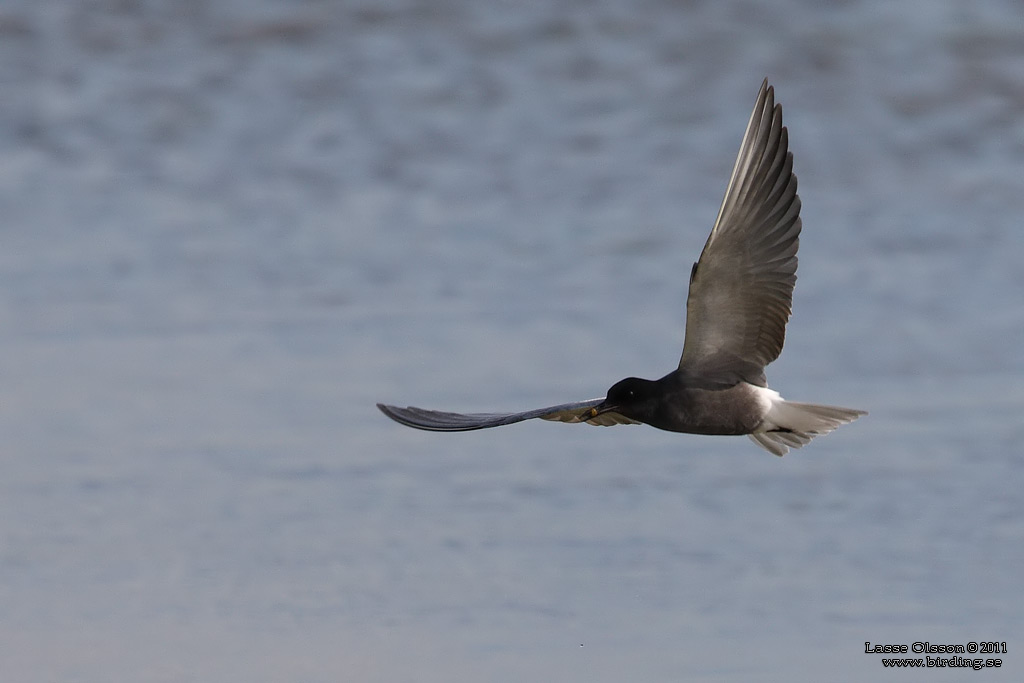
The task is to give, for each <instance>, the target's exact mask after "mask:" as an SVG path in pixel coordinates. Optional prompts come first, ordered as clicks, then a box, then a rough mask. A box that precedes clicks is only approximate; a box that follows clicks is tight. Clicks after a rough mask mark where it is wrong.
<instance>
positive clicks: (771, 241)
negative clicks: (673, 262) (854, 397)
mask: <svg viewBox="0 0 1024 683" xmlns="http://www.w3.org/2000/svg"><path fill="white" fill-rule="evenodd" d="M800 227H801V224H800V198H799V197H798V196H797V194H796V176H795V175H793V155H792V154H791V153H790V152H789V134H788V132H787V131H786V128H785V127H784V126H783V125H782V107H781V106H779V105H776V104H775V93H774V89H773V88H771V87H769V85H768V81H767V80H765V81H764V83H762V84H761V90H760V92H759V93H758V95H757V103H756V104H755V105H754V112H753V113H752V114H751V116H750V122H749V123H748V124H747V131H746V133H745V134H744V136H743V142H742V143H741V144H740V151H739V155H738V156H737V157H736V165H735V166H734V167H733V171H732V177H731V178H730V179H729V186H728V188H727V189H726V191H725V199H724V200H723V201H722V207H721V209H719V211H718V219H717V220H716V221H715V226H714V228H712V230H711V235H710V236H709V237H708V241H707V243H706V244H705V245H704V251H702V252H701V255H700V260H698V261H697V263H695V264H694V265H693V270H692V271H691V273H690V293H689V296H688V298H687V301H686V340H685V342H684V344H683V355H682V358H681V359H680V360H679V368H680V369H681V370H686V371H690V372H694V373H696V374H700V373H701V370H702V368H708V369H710V368H715V369H717V370H718V371H721V370H723V369H724V370H726V371H730V370H732V371H736V372H738V373H739V374H740V375H742V376H744V377H751V376H753V377H755V378H758V377H759V378H760V383H763V381H764V380H763V368H764V366H765V365H768V364H769V363H771V362H772V361H773V360H775V359H776V358H778V357H779V354H780V353H781V352H782V344H783V342H784V341H785V338H786V323H787V321H788V320H789V315H790V313H791V312H792V301H793V285H794V284H795V283H796V265H797V258H796V252H797V247H798V246H799V244H800V239H799V236H800Z"/></svg>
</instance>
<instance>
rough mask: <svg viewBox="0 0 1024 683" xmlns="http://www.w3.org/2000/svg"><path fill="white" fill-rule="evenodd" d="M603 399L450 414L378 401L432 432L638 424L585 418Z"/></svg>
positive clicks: (613, 416) (398, 417)
mask: <svg viewBox="0 0 1024 683" xmlns="http://www.w3.org/2000/svg"><path fill="white" fill-rule="evenodd" d="M603 401H604V399H603V398H592V399H590V400H587V401H577V402H575V403H563V404H561V405H557V406H551V407H548V408H538V409H536V410H527V411H525V412H522V413H448V412H444V411H440V410H425V409H423V408H414V407H413V406H409V407H407V408H399V407H398V406H390V405H385V404H383V403H378V404H377V407H378V408H380V411H381V412H382V413H384V414H385V415H387V416H388V417H390V418H391V419H392V420H394V421H395V422H398V423H400V424H404V425H406V426H407V427H415V428H416V429H426V430H428V431H432V432H467V431H471V430H473V429H487V428H488V427H500V426H502V425H510V424H515V423H516V422H522V421H523V420H532V419H534V418H540V419H542V420H554V421H557V422H587V423H588V424H593V425H603V426H608V425H614V424H639V423H637V422H635V421H634V420H630V419H628V418H626V417H623V416H622V415H619V414H618V413H602V414H600V415H598V416H597V417H596V418H594V419H591V420H586V419H584V413H586V412H587V411H588V410H590V409H591V408H593V407H595V406H598V405H600V404H601V403H602V402H603Z"/></svg>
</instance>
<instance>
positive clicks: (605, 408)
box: [583, 401, 618, 422]
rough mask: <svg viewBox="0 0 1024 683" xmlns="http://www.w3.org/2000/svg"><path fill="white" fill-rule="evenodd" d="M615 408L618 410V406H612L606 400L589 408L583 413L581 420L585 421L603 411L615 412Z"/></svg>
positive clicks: (601, 413)
mask: <svg viewBox="0 0 1024 683" xmlns="http://www.w3.org/2000/svg"><path fill="white" fill-rule="evenodd" d="M616 410H618V406H613V405H611V404H609V403H608V402H607V401H606V402H604V403H602V404H601V405H597V406H594V407H593V408H591V409H590V410H588V411H586V412H585V413H583V421H584V422H586V421H587V420H593V419H594V418H595V417H597V416H598V415H603V414H604V413H612V412H615V411H616Z"/></svg>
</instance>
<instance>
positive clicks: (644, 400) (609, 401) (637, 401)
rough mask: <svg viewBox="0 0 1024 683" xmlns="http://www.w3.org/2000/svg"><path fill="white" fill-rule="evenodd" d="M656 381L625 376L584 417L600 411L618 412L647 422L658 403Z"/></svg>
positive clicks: (596, 414)
mask: <svg viewBox="0 0 1024 683" xmlns="http://www.w3.org/2000/svg"><path fill="white" fill-rule="evenodd" d="M657 390H658V386H657V382H652V381H651V380H649V379H640V378H639V377H627V378H626V379H624V380H621V381H619V382H616V383H615V384H613V385H612V388H611V389H609V390H608V394H607V395H606V396H605V399H604V401H603V402H602V403H601V404H600V405H597V406H594V407H593V408H591V409H590V412H589V414H588V415H587V418H586V419H588V420H589V419H592V418H595V417H597V416H598V415H601V414H602V413H618V414H619V415H622V416H623V417H628V418H630V419H631V420H637V421H639V422H648V421H649V418H650V417H651V415H653V413H654V410H655V409H656V407H657V403H658V394H657Z"/></svg>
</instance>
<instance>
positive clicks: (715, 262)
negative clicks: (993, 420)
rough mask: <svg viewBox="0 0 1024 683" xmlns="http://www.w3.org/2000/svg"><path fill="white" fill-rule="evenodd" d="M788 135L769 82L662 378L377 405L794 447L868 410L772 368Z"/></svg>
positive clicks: (488, 421)
mask: <svg viewBox="0 0 1024 683" xmlns="http://www.w3.org/2000/svg"><path fill="white" fill-rule="evenodd" d="M796 185H797V183H796V176H795V175H794V174H793V154H792V152H790V151H789V133H788V131H787V130H786V127H785V126H783V125H782V106H781V105H778V104H775V91H774V88H772V87H771V86H769V85H768V80H767V79H765V81H764V82H763V83H762V84H761V90H760V91H759V92H758V95H757V103H756V104H755V105H754V112H753V113H752V114H751V115H750V122H749V123H748V124H747V130H746V132H745V133H744V135H743V142H742V143H741V144H740V151H739V154H738V155H737V157H736V164H735V166H734V167H733V170H732V176H731V177H730V178H729V185H728V187H727V188H726V191H725V199H723V200H722V206H721V208H720V209H719V211H718V218H717V219H716V220H715V224H714V227H713V228H712V229H711V235H710V236H709V237H708V240H707V242H706V243H705V245H704V250H703V251H702V252H701V255H700V258H699V259H698V260H697V262H696V263H694V264H693V269H692V270H691V271H690V292H689V295H688V297H687V300H686V336H685V338H684V341H683V355H682V358H680V360H679V366H678V367H677V368H676V369H675V370H673V371H672V372H670V373H668V374H667V375H665V376H664V377H662V378H661V379H658V380H646V379H639V378H636V377H629V378H627V379H624V380H622V381H621V382H618V383H616V384H615V385H613V386H612V388H611V389H609V390H608V394H607V396H605V398H594V399H590V400H587V401H576V402H574V403H563V404H561V405H557V406H550V407H548V408H539V409H537V410H528V411H526V412H521V413H469V414H463V413H448V412H441V411H436V410H423V409H422V408H414V407H411V406H410V407H408V408H399V407H396V406H391V405H384V404H380V403H378V404H377V407H378V408H380V410H381V411H382V412H383V413H384V414H385V415H387V416H388V417H390V418H391V419H392V420H395V421H396V422H400V423H401V424H404V425H407V426H409V427H415V428H417V429H426V430H430V431H437V432H459V431H468V430H472V429H485V428H487V427H498V426H501V425H507V424H513V423H515V422H521V421H523V420H530V419H533V418H541V419H542V420H555V421H559V422H586V423H587V424H592V425H615V424H641V423H643V424H649V425H651V426H653V427H657V428H658V429H664V430H668V431H671V432H686V433H690V434H729V435H742V434H746V435H748V436H749V437H750V438H751V439H752V440H753V441H754V442H755V443H756V444H757V445H759V446H761V447H762V448H764V449H766V450H768V451H770V452H771V453H774V454H775V455H785V454H786V453H788V452H789V449H790V448H800V447H801V446H804V445H806V444H807V443H808V442H809V441H810V440H811V439H813V438H814V437H816V436H820V435H822V434H828V433H829V432H831V431H832V430H833V429H835V428H836V427H838V426H839V425H841V424H845V423H847V422H852V421H853V420H856V419H857V418H858V417H860V416H861V415H866V414H867V413H866V412H865V411H863V410H854V409H851V408H840V407H837V406H826V405H815V404H811V403H796V402H794V401H786V400H785V399H783V398H782V397H781V396H780V395H779V393H778V392H776V391H773V390H771V389H769V388H768V383H767V380H766V378H765V373H764V368H765V366H767V365H768V364H769V363H771V362H772V361H773V360H775V359H776V358H778V357H779V354H780V353H781V352H782V344H783V342H784V341H785V337H786V323H787V322H788V321H789V316H790V314H791V313H792V303H793V286H794V285H795V284H796V266H797V257H796V252H797V247H798V246H799V243H800V240H799V237H800V229H801V222H800V198H799V197H798V196H797V193H796Z"/></svg>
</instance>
